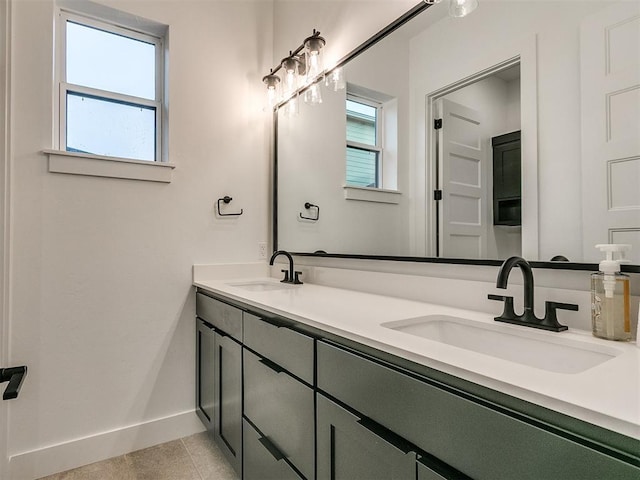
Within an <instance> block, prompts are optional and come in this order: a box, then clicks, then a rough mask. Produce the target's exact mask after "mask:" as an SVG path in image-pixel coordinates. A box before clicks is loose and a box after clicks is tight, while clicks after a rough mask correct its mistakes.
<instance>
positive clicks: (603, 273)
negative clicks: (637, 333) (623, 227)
mask: <svg viewBox="0 0 640 480" xmlns="http://www.w3.org/2000/svg"><path fill="white" fill-rule="evenodd" d="M596 248H598V249H600V250H601V251H602V252H605V254H606V259H605V260H602V261H601V262H600V271H599V272H598V273H594V274H592V275H591V322H592V331H593V335H594V336H596V337H600V338H605V339H607V340H618V341H623V342H626V341H629V340H631V321H630V320H631V319H630V317H629V315H630V313H629V308H630V305H629V276H628V275H625V274H623V273H620V264H621V263H628V262H629V260H626V259H625V258H624V254H625V252H627V251H628V250H630V249H631V245H626V244H601V245H596Z"/></svg>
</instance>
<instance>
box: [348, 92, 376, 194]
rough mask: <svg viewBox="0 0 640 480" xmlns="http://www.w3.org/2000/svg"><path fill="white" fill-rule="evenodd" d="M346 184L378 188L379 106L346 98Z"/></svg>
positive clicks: (370, 101)
mask: <svg viewBox="0 0 640 480" xmlns="http://www.w3.org/2000/svg"><path fill="white" fill-rule="evenodd" d="M346 105H347V185H349V186H353V187H373V188H380V186H381V183H382V182H381V181H380V171H381V168H380V165H381V163H382V155H383V153H382V142H381V137H382V135H380V133H379V132H380V130H381V117H382V115H381V114H380V113H381V110H382V105H380V103H377V102H374V101H372V100H366V99H362V98H359V97H355V96H353V95H347V102H346Z"/></svg>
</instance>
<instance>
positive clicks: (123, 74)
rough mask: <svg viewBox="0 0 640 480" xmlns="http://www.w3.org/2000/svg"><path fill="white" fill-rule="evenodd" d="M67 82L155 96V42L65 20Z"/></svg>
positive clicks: (149, 96) (154, 97) (153, 97)
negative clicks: (143, 40) (142, 40)
mask: <svg viewBox="0 0 640 480" xmlns="http://www.w3.org/2000/svg"><path fill="white" fill-rule="evenodd" d="M66 53H67V55H66V60H67V82H69V83H75V84H76V85H82V86H85V87H91V88H99V89H101V90H107V91H110V92H116V93H121V94H124V95H133V96H136V97H141V98H147V99H149V100H155V99H156V55H155V45H153V44H151V43H146V42H141V41H139V40H134V39H132V38H127V37H123V36H121V35H116V34H114V33H109V32H105V31H103V30H98V29H96V28H91V27H87V26H85V25H79V24H77V23H73V22H69V21H68V22H67V52H66Z"/></svg>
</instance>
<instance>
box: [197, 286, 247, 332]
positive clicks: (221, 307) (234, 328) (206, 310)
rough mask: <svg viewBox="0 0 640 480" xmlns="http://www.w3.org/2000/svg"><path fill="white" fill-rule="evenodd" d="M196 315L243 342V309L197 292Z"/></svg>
mask: <svg viewBox="0 0 640 480" xmlns="http://www.w3.org/2000/svg"><path fill="white" fill-rule="evenodd" d="M196 315H197V316H198V317H200V318H201V319H203V320H205V321H207V322H209V323H210V324H211V325H213V326H214V327H216V328H219V329H220V330H222V331H223V332H225V333H227V334H228V335H231V336H232V337H233V338H235V339H236V340H238V341H239V342H242V310H240V309H238V308H236V307H232V306H231V305H227V304H226V303H223V302H220V301H218V300H215V299H213V298H211V297H207V296H206V295H203V294H202V293H196Z"/></svg>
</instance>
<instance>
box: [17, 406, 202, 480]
mask: <svg viewBox="0 0 640 480" xmlns="http://www.w3.org/2000/svg"><path fill="white" fill-rule="evenodd" d="M203 430H204V426H203V425H202V422H200V419H199V418H198V417H197V416H196V413H195V411H194V410H190V411H187V412H182V413H177V414H175V415H171V416H168V417H164V418H158V419H156V420H150V421H148V422H144V423H140V424H137V425H130V426H127V427H123V428H118V429H115V430H111V431H107V432H101V433H98V434H95V435H90V436H88V437H83V438H77V439H74V440H70V441H68V442H63V443H58V444H56V445H49V446H46V447H42V448H38V449H36V450H31V451H28V452H22V453H18V454H16V455H12V456H11V457H10V458H9V479H10V480H34V479H36V478H40V477H44V476H47V475H52V474H54V473H58V472H63V471H65V470H70V469H72V468H76V467H80V466H82V465H88V464H90V463H94V462H99V461H100V460H106V459H107V458H112V457H117V456H119V455H124V454H125V453H129V452H134V451H136V450H140V449H142V448H147V447H151V446H153V445H157V444H159V443H164V442H169V441H171V440H176V439H178V438H182V437H186V436H189V435H193V434H195V433H198V432H202V431H203Z"/></svg>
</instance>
